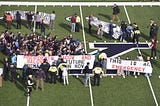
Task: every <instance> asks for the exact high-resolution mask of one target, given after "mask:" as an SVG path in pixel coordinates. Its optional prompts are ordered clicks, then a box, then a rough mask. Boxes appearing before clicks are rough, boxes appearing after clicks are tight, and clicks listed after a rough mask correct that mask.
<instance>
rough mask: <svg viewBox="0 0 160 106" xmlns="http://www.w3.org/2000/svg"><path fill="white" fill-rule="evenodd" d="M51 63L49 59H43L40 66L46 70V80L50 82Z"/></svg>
mask: <svg viewBox="0 0 160 106" xmlns="http://www.w3.org/2000/svg"><path fill="white" fill-rule="evenodd" d="M49 67H50V64H49V63H48V62H47V59H46V58H44V59H43V63H41V65H40V68H41V69H42V70H43V71H44V72H45V76H46V82H48V80H49V77H48V70H49Z"/></svg>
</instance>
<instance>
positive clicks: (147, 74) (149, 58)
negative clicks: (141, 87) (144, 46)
mask: <svg viewBox="0 0 160 106" xmlns="http://www.w3.org/2000/svg"><path fill="white" fill-rule="evenodd" d="M146 62H151V65H152V61H151V57H150V56H147V59H146ZM144 76H145V77H151V76H152V73H145V74H144Z"/></svg>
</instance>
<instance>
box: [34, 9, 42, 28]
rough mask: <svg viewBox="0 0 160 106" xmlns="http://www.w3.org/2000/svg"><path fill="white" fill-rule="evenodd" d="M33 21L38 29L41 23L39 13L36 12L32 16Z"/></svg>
mask: <svg viewBox="0 0 160 106" xmlns="http://www.w3.org/2000/svg"><path fill="white" fill-rule="evenodd" d="M34 21H36V29H37V28H38V29H40V22H41V16H40V14H39V12H38V11H37V13H36V14H35V15H34Z"/></svg>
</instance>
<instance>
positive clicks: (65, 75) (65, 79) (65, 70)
mask: <svg viewBox="0 0 160 106" xmlns="http://www.w3.org/2000/svg"><path fill="white" fill-rule="evenodd" d="M62 66H63V67H62V76H63V84H64V85H68V84H69V81H68V68H67V64H63V65H62Z"/></svg>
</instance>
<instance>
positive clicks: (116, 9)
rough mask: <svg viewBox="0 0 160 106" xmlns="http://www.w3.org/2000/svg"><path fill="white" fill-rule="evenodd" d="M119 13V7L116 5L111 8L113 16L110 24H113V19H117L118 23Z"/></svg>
mask: <svg viewBox="0 0 160 106" xmlns="http://www.w3.org/2000/svg"><path fill="white" fill-rule="evenodd" d="M119 13H120V9H119V7H118V6H117V5H116V4H114V6H113V16H112V20H111V22H114V19H115V18H117V20H118V22H120V18H119V16H118V14H119Z"/></svg>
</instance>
